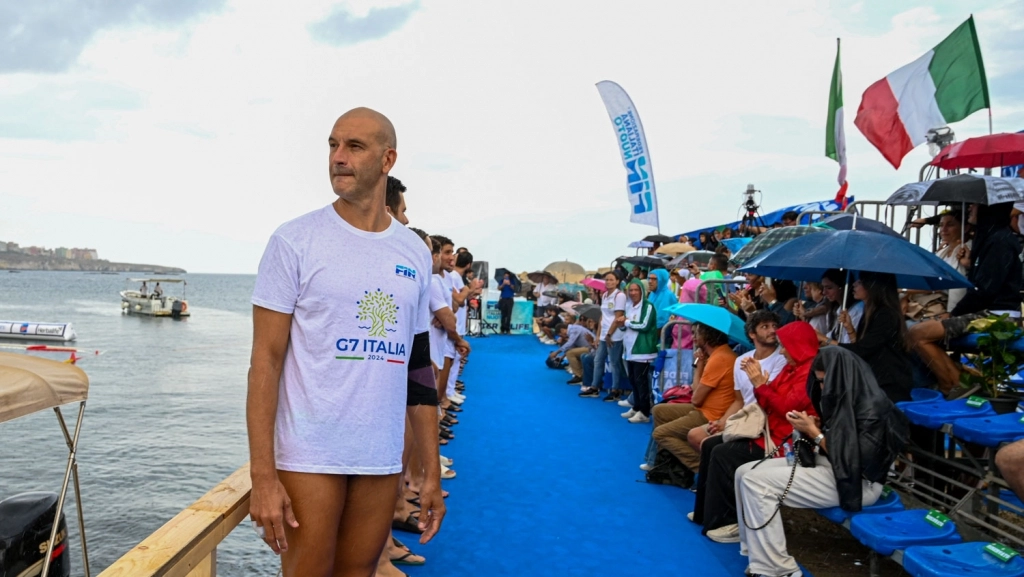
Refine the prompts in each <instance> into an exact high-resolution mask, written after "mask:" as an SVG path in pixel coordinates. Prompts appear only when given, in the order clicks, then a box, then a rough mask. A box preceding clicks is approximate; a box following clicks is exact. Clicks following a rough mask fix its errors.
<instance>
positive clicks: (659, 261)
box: [619, 254, 671, 268]
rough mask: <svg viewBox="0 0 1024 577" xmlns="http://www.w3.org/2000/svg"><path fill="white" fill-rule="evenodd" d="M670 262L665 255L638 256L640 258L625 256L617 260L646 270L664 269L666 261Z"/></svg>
mask: <svg viewBox="0 0 1024 577" xmlns="http://www.w3.org/2000/svg"><path fill="white" fill-rule="evenodd" d="M669 260H671V258H669V257H668V256H667V255H665V256H659V255H653V254H652V255H640V256H626V257H622V258H620V259H619V262H628V263H629V264H635V265H638V266H642V267H647V268H665V265H666V264H668V261H669Z"/></svg>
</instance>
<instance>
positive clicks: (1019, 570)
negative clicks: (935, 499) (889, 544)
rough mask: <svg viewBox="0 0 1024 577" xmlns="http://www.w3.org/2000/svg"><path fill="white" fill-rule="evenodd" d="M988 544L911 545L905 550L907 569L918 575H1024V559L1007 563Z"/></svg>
mask: <svg viewBox="0 0 1024 577" xmlns="http://www.w3.org/2000/svg"><path fill="white" fill-rule="evenodd" d="M986 545H988V543H984V542H971V543H962V544H960V545H945V546H938V547H921V546H918V547H910V548H908V549H907V550H906V551H904V552H903V569H904V570H905V571H906V572H907V573H910V574H911V575H913V576H914V577H949V576H957V577H1024V559H1021V558H1020V557H1019V556H1018V557H1014V558H1013V559H1011V560H1010V561H1008V562H1006V563H1003V562H1002V561H1000V560H999V559H996V558H995V557H993V556H992V555H991V554H989V553H987V552H986V551H985V546H986Z"/></svg>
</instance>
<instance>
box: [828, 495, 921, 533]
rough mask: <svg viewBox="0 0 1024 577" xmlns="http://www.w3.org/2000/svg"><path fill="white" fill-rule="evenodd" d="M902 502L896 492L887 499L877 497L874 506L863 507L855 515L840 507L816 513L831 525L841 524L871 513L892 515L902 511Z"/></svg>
mask: <svg viewBox="0 0 1024 577" xmlns="http://www.w3.org/2000/svg"><path fill="white" fill-rule="evenodd" d="M903 509H904V507H903V501H900V496H899V494H898V493H896V491H893V492H891V493H889V496H888V497H879V498H878V500H877V501H875V504H874V505H870V506H868V507H864V508H863V509H861V510H860V511H858V512H856V513H851V512H849V511H846V510H844V509H843V508H842V507H829V508H827V509H817V512H818V514H819V515H821V516H822V517H824V518H826V519H828V520H829V521H832V522H833V523H838V524H840V525H842V524H843V522H844V521H846V520H847V519H850V518H852V517H855V516H857V515H861V514H873V513H894V512H896V511H902V510H903Z"/></svg>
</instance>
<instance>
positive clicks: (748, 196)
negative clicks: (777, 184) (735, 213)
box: [743, 184, 761, 216]
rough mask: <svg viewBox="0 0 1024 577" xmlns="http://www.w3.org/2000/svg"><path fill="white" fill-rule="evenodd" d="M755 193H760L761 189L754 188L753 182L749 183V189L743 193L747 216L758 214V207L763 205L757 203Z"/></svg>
mask: <svg viewBox="0 0 1024 577" xmlns="http://www.w3.org/2000/svg"><path fill="white" fill-rule="evenodd" d="M754 193H758V194H760V193H761V191H760V190H757V189H755V188H754V185H753V184H748V185H747V190H746V191H745V192H744V193H743V197H744V200H743V208H744V209H746V211H747V216H754V215H756V214H757V211H758V209H760V208H761V205H759V204H757V201H755V200H754Z"/></svg>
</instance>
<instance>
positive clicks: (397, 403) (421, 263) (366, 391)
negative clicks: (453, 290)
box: [252, 206, 431, 475]
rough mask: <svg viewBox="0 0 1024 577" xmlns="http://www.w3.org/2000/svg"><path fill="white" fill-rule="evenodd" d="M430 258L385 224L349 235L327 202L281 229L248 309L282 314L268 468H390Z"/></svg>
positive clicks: (423, 312) (422, 319)
mask: <svg viewBox="0 0 1024 577" xmlns="http://www.w3.org/2000/svg"><path fill="white" fill-rule="evenodd" d="M430 269H431V259H430V252H429V251H428V250H427V247H426V246H424V244H423V241H422V240H420V238H419V237H418V236H416V234H415V233H413V232H412V231H410V230H409V229H407V228H405V227H404V226H402V225H401V224H400V223H399V222H398V221H397V220H394V219H392V220H391V224H390V226H388V228H387V229H386V230H384V231H383V232H377V233H375V232H366V231H363V230H359V229H357V228H355V227H353V226H352V225H350V224H349V223H347V222H346V221H345V220H343V219H342V218H341V217H340V216H338V214H337V212H335V210H334V207H333V206H326V207H324V208H322V209H320V210H316V211H313V212H311V213H309V214H306V215H303V216H300V217H299V218H296V219H295V220H292V221H290V222H287V223H285V224H283V225H281V227H280V228H278V229H277V230H276V231H275V232H274V234H273V235H272V236H271V237H270V241H269V242H268V243H267V248H266V251H265V252H264V253H263V258H262V260H261V261H260V267H259V273H258V274H257V276H256V288H255V290H254V291H253V296H252V303H253V304H254V305H256V306H259V307H262V308H266V309H270V310H272V311H277V312H280V313H286V314H291V315H292V324H291V332H290V343H289V346H288V351H287V353H286V355H285V361H284V367H283V369H282V372H281V381H280V385H279V399H278V406H277V417H276V422H275V443H274V445H275V455H276V458H277V468H278V469H282V470H285V471H296V472H304V473H327V474H339V475H388V474H393V473H397V472H399V471H401V470H402V448H403V441H404V439H403V437H404V433H405V407H406V402H407V400H408V399H407V396H408V394H407V391H408V388H407V386H408V385H407V379H408V368H409V367H408V365H407V363H408V362H409V353H410V350H411V348H412V340H413V336H414V335H416V334H418V333H422V332H425V331H426V330H427V328H428V326H429V320H430V316H429V312H428V304H429V296H430V290H429V289H430V272H429V271H430Z"/></svg>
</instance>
